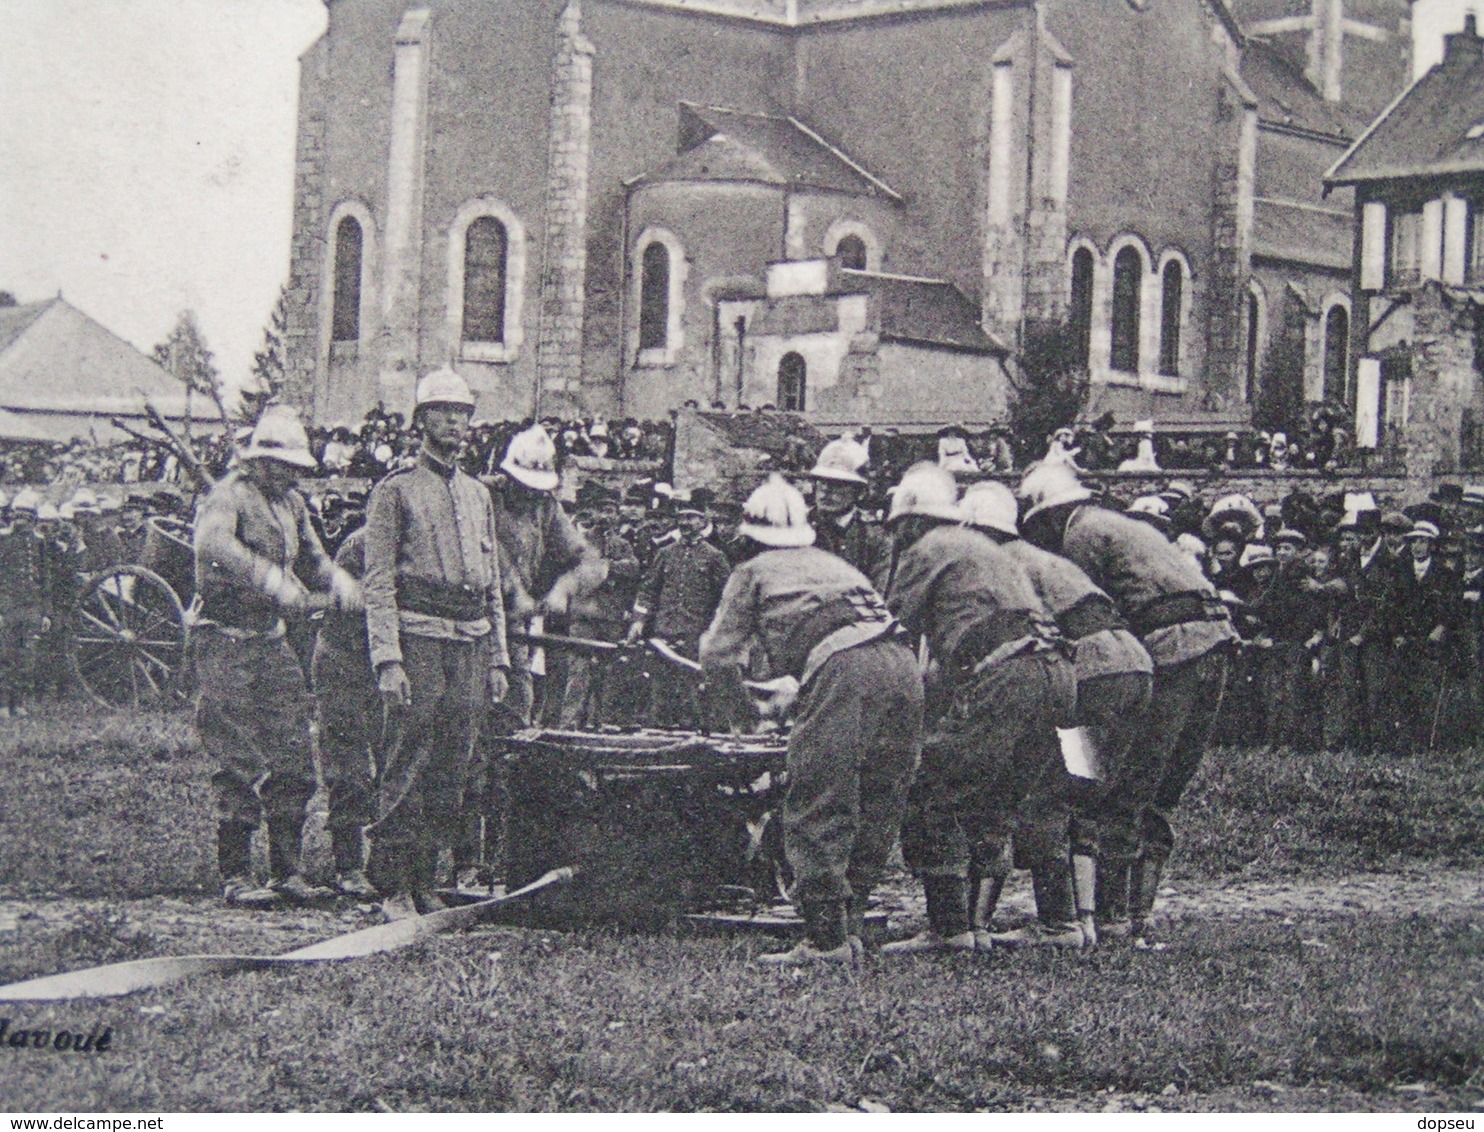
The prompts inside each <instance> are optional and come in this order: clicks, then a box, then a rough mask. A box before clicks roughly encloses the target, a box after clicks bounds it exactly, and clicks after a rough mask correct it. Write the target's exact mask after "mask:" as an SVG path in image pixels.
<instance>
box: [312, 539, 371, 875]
mask: <svg viewBox="0 0 1484 1132" xmlns="http://www.w3.org/2000/svg"><path fill="white" fill-rule="evenodd" d="M335 564H336V565H337V566H339V567H340V568H341V569H342V570H344V571H345V572H346V573H347V574H348V575H350V576H351V577H352V578H357V579H359V578H361V577H362V576H364V574H365V572H366V533H365V528H364V527H362V528H360V529H359V530H357V531H355V532H354V533H353V534H351V535H350V536H349V537H348V538H347V539H346V540H345V541H344V542H343V543H342V544H341V546H340V549H339V550H338V551H337V552H336V554H335ZM310 676H311V682H312V684H313V687H314V694H315V712H316V718H317V720H318V723H319V751H320V771H321V774H322V776H323V777H324V781H325V790H326V792H327V793H328V795H329V806H330V817H329V821H328V822H327V826H328V829H329V833H330V849H331V852H332V853H333V854H334V858H335V871H336V873H337V874H341V875H344V874H347V873H353V872H357V871H359V870H360V869H361V868H362V866H363V864H364V857H365V845H364V842H363V836H362V831H363V830H364V829H365V828H366V826H368V825H370V824H371V823H372V822H373V821H375V820H376V793H375V786H374V782H373V778H372V767H373V766H374V763H375V749H376V744H377V742H378V741H379V740H380V738H381V698H380V696H379V695H378V694H377V690H376V673H375V671H374V670H373V669H372V667H371V652H370V647H369V645H368V642H367V639H366V617H365V615H364V614H363V613H346V612H343V611H339V610H331V611H329V612H328V613H326V614H325V618H324V620H323V621H322V622H321V623H320V627H319V633H318V634H317V635H316V637H315V642H314V656H313V659H312V660H311V661H310Z"/></svg>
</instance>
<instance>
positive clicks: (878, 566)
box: [809, 436, 891, 590]
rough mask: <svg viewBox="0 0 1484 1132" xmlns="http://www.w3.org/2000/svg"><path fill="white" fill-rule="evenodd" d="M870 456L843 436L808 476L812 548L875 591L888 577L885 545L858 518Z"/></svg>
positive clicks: (881, 536) (882, 535) (887, 545)
mask: <svg viewBox="0 0 1484 1132" xmlns="http://www.w3.org/2000/svg"><path fill="white" fill-rule="evenodd" d="M869 460H870V453H869V452H867V451H866V446H865V445H864V444H861V443H860V442H859V441H856V440H852V439H851V438H850V437H848V436H842V437H840V438H839V439H838V440H832V441H830V442H829V443H828V444H826V445H825V446H824V449H823V450H822V451H821V452H820V453H819V459H818V460H816V461H815V462H814V467H813V468H812V469H810V471H809V478H810V479H812V480H813V481H814V529H815V531H816V532H817V535H818V537H817V538H816V540H815V543H814V545H815V546H817V547H819V548H820V549H821V550H827V551H829V552H830V553H831V554H834V555H836V556H838V557H840V558H843V559H845V561H846V562H849V563H850V564H851V565H852V566H854V567H855V568H856V569H857V570H859V571H860V572H861V573H862V574H864V575H865V576H866V577H868V578H870V579H871V584H872V585H873V586H875V587H876V588H877V589H878V590H880V589H885V588H886V583H887V582H888V581H889V580H890V579H889V575H890V573H891V539H890V538H889V537H888V536H887V534H886V532H885V531H883V530H882V529H881V528H880V527H879V526H877V525H876V524H875V523H872V522H870V521H868V520H867V519H866V517H865V515H863V514H862V513H861V509H860V501H861V496H862V495H863V494H865V490H866V488H867V486H869V481H868V480H867V479H866V477H865V476H864V475H863V474H862V470H863V469H864V468H865V466H866V464H867V462H868V461H869Z"/></svg>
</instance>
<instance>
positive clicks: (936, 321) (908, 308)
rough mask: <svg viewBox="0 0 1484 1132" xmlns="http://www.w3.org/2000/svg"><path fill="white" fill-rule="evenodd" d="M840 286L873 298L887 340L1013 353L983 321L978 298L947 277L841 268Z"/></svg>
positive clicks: (987, 351) (972, 351)
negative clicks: (968, 294) (915, 275)
mask: <svg viewBox="0 0 1484 1132" xmlns="http://www.w3.org/2000/svg"><path fill="white" fill-rule="evenodd" d="M840 288H841V289H842V290H849V291H856V290H859V291H861V292H864V293H866V294H869V295H870V296H871V297H872V299H873V304H872V305H873V306H875V308H876V309H877V310H878V311H879V312H880V326H881V331H880V332H881V337H882V338H883V339H887V340H894V341H898V342H918V343H922V344H924V345H929V346H941V347H946V348H948V349H952V350H965V351H968V352H970V353H975V354H999V355H1000V356H1001V357H1003V356H1005V355H1007V354H1008V353H1009V352H1010V351H1009V349H1008V348H1007V347H1006V346H1005V344H1004V343H1003V342H1001V341H1000V340H999V339H998V338H996V337H995V336H994V335H992V334H990V333H989V332H988V331H986V330H985V329H984V327H982V326H981V325H979V308H978V307H977V306H976V305H975V304H974V302H973V300H972V299H970V298H969V297H968V296H967V295H965V294H964V293H963V292H962V291H960V290H959V289H958V288H957V287H955V286H954V285H953V284H952V283H949V282H948V281H947V280H944V279H919V278H916V277H914V276H908V275H888V274H885V273H882V272H875V271H848V270H847V271H842V272H840Z"/></svg>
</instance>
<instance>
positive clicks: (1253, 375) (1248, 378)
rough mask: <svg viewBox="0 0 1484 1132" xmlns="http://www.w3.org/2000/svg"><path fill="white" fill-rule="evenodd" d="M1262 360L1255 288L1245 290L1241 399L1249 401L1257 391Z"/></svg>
mask: <svg viewBox="0 0 1484 1132" xmlns="http://www.w3.org/2000/svg"><path fill="white" fill-rule="evenodd" d="M1261 361H1262V295H1260V294H1259V293H1258V291H1257V290H1256V288H1254V289H1252V290H1251V291H1248V292H1247V358H1246V366H1245V368H1244V370H1243V375H1244V380H1243V382H1242V400H1244V401H1249V402H1250V401H1251V400H1252V398H1253V395H1254V394H1255V393H1256V391H1257V369H1258V364H1259V363H1260V362H1261Z"/></svg>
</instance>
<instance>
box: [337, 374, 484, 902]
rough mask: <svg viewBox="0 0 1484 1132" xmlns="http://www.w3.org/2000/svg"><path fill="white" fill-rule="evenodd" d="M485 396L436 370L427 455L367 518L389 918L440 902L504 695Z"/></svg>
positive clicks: (374, 496) (424, 385)
mask: <svg viewBox="0 0 1484 1132" xmlns="http://www.w3.org/2000/svg"><path fill="white" fill-rule="evenodd" d="M473 411H474V395H473V393H472V392H470V390H469V386H468V385H467V384H465V382H464V380H463V378H461V377H459V375H458V374H457V373H455V372H454V371H453V370H451V369H441V370H437V371H435V372H433V373H430V374H428V375H427V376H426V377H424V378H423V379H422V380H421V381H420V382H419V383H418V387H417V396H416V409H415V410H414V417H415V420H416V421H417V423H418V424H419V425H420V426H421V428H422V432H423V441H422V449H421V451H420V452H419V453H418V457H417V463H416V464H415V465H414V466H412V467H410V468H407V469H404V470H402V471H399V472H395V473H393V474H392V475H389V476H387V477H386V478H385V479H383V480H382V481H381V482H380V483H379V484H377V485H376V487H375V489H374V490H373V491H372V493H371V501H370V507H369V511H368V513H367V516H366V551H365V554H366V574H365V580H364V583H363V585H364V588H365V593H366V629H367V637H368V640H369V642H370V646H371V663H372V664H373V665H374V666H375V669H376V677H377V687H378V689H379V691H380V694H381V698H382V703H383V705H384V708H385V711H386V719H385V730H384V733H383V737H382V743H381V759H382V765H381V768H380V777H379V780H378V783H379V797H378V806H377V815H378V816H377V820H376V822H375V823H374V824H373V825H372V826H371V828H370V830H369V831H368V832H369V834H370V838H371V852H370V857H369V859H368V861H367V873H368V875H369V877H370V879H371V882H372V883H373V884H375V885H376V887H377V888H378V889H380V890H381V891H382V892H383V893H388V894H389V895H388V897H387V899H386V900H385V901H384V902H383V904H382V912H383V914H384V915H385V916H386V917H387V918H388V919H389V920H395V919H404V918H406V917H409V916H413V915H417V914H420V913H425V912H428V911H432V910H436V909H438V908H439V907H441V906H442V902H441V900H440V899H439V898H438V897H437V895H436V894H435V893H434V891H433V887H434V880H435V875H434V874H435V872H436V867H437V855H438V850H439V849H440V848H441V847H442V846H445V845H452V844H453V843H454V839H455V836H456V833H457V830H458V820H459V812H460V797H461V794H462V792H463V789H464V786H465V779H466V776H467V774H468V770H469V760H470V756H471V753H472V749H473V744H474V741H475V735H476V729H477V720H478V717H479V713H480V711H481V709H482V705H483V704H484V703H486V702H489V701H491V700H493V701H498V700H500V699H502V698H503V697H504V695H505V691H506V686H507V683H506V681H507V676H506V673H507V671H508V669H509V665H510V660H509V655H508V653H507V652H506V648H505V610H504V606H503V602H502V599H501V588H502V583H501V574H500V556H499V551H498V544H497V541H496V534H495V514H494V508H493V505H492V504H491V502H490V496H489V492H488V490H486V489H485V487H484V486H483V485H482V484H480V483H479V481H478V480H475V479H473V478H472V477H470V476H468V475H465V474H464V473H463V472H462V471H460V470H459V468H458V465H457V463H456V460H457V457H458V453H459V448H460V446H461V445H462V443H463V441H464V438H465V436H466V435H467V434H468V431H469V418H470V417H471V416H472V414H473Z"/></svg>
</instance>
